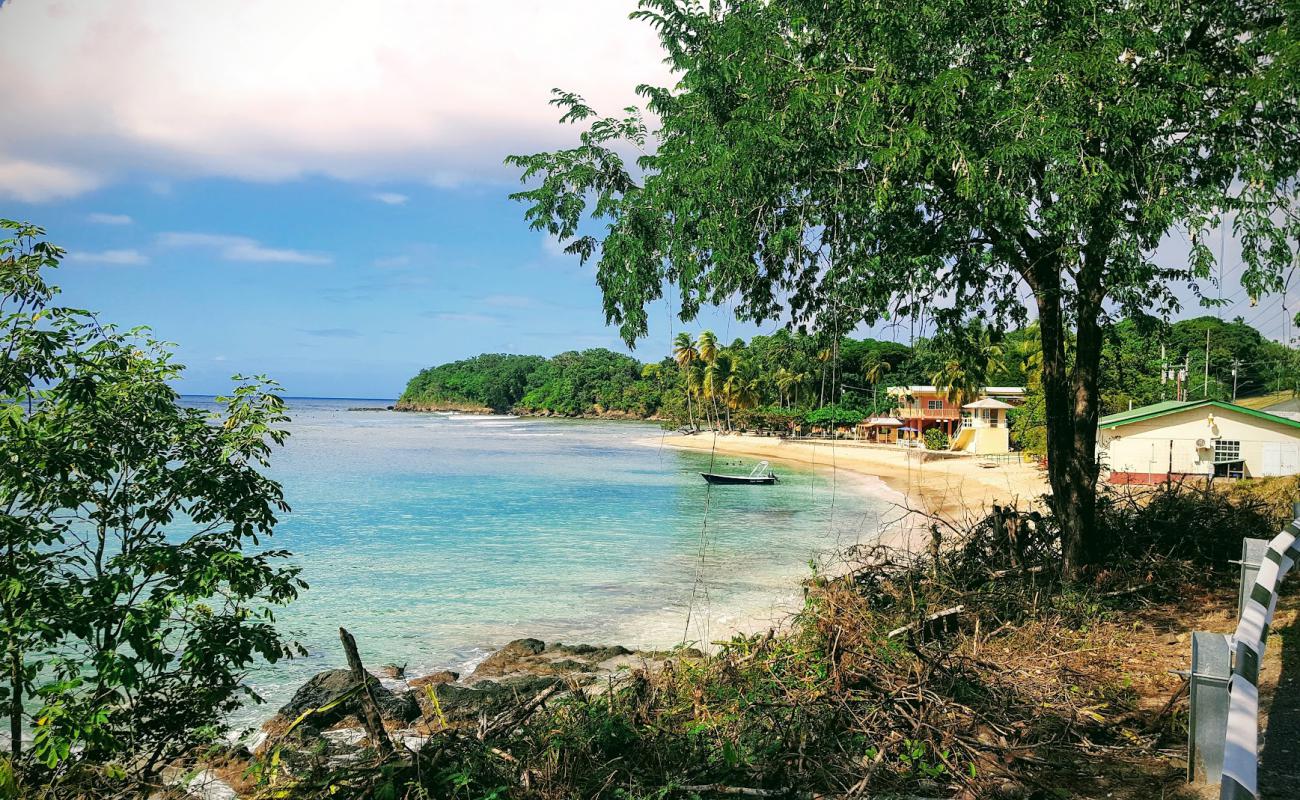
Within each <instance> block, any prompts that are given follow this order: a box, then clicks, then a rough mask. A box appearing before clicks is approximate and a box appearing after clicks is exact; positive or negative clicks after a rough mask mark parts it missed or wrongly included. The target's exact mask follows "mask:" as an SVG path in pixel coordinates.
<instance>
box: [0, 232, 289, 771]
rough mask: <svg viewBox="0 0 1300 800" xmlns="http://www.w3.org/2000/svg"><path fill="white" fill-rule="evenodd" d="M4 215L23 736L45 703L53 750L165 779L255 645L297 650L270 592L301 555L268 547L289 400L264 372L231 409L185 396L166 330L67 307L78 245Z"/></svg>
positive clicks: (14, 660)
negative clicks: (59, 280) (60, 283)
mask: <svg viewBox="0 0 1300 800" xmlns="http://www.w3.org/2000/svg"><path fill="white" fill-rule="evenodd" d="M0 227H3V228H4V229H6V230H8V231H11V232H12V236H11V237H10V238H7V239H4V240H3V241H0V292H2V294H0V325H2V327H3V331H4V356H3V361H2V362H0V426H3V435H2V436H0V506H2V507H3V509H4V514H3V517H0V536H2V537H3V541H2V542H0V544H2V546H3V550H4V553H5V556H4V559H3V564H2V565H0V587H3V590H2V591H0V612H2V613H0V619H3V625H4V629H5V633H6V637H5V642H6V644H5V649H6V654H5V655H6V662H7V663H6V666H7V667H8V669H7V670H6V672H5V680H4V685H3V694H4V699H5V700H7V701H8V702H7V705H8V710H9V715H10V726H11V731H12V733H13V740H12V744H11V749H12V753H13V755H14V756H15V763H18V760H17V757H18V756H19V755H20V751H21V737H20V734H21V732H22V728H23V726H24V722H25V721H26V720H33V721H34V727H33V742H34V748H33V750H34V753H33V754H34V756H35V759H36V761H37V762H38V763H39V764H40V765H42V766H43V767H46V768H54V767H56V766H60V765H64V764H65V763H66V762H73V763H77V762H81V761H89V762H91V763H112V762H117V763H118V764H119V765H120V766H121V767H122V768H123V769H125V770H128V771H130V772H131V773H133V774H134V775H135V776H136V777H139V778H142V779H143V778H149V777H150V776H152V775H153V774H154V773H155V772H156V771H157V769H158V768H160V767H161V766H162V765H164V764H165V763H166V762H168V761H169V760H171V759H172V758H175V757H177V756H179V755H181V754H183V753H185V752H186V751H188V750H189V749H190V748H192V747H193V746H194V745H195V744H196V743H199V742H201V741H208V740H210V739H211V737H212V736H213V735H214V734H215V733H219V732H220V731H221V730H222V729H223V726H224V724H225V722H224V720H225V717H226V715H227V714H228V713H229V712H230V711H232V710H233V709H235V708H236V707H238V706H239V705H240V704H241V703H242V702H243V701H244V699H245V698H249V697H251V698H253V699H257V697H256V694H255V693H254V692H253V690H252V688H251V687H250V686H249V685H248V684H247V682H246V681H245V676H246V673H247V670H248V668H249V667H250V665H251V664H252V663H253V661H254V659H255V658H258V657H260V658H264V659H267V660H271V661H274V660H276V659H278V658H280V657H282V656H285V655H287V654H288V653H289V651H290V645H289V644H288V643H287V642H286V641H285V640H283V639H282V638H281V637H280V635H279V634H278V632H277V631H276V630H275V627H274V617H273V614H272V611H271V609H272V608H273V607H274V606H277V605H281V604H284V603H287V602H289V601H291V600H292V599H293V598H294V597H296V596H297V593H298V591H299V590H300V589H302V588H305V586H306V584H304V583H303V582H301V581H300V580H299V579H298V577H297V576H298V568H296V567H291V566H287V565H286V564H285V563H284V559H285V557H286V556H287V555H288V554H287V553H285V552H283V551H279V550H261V549H258V545H259V544H260V542H261V540H262V539H263V538H265V537H268V536H270V535H271V534H272V531H273V528H274V526H275V524H276V516H277V514H279V513H280V512H283V511H287V510H288V506H287V505H286V504H285V502H284V498H283V494H282V492H281V489H280V486H279V484H278V483H276V482H275V481H274V480H272V479H271V478H269V477H267V476H266V474H265V468H266V467H267V466H269V458H270V453H271V450H272V448H273V447H274V446H276V445H279V444H280V443H282V442H283V441H284V438H285V436H286V435H287V433H286V431H285V430H284V429H283V423H284V422H285V421H286V420H287V417H286V416H285V414H284V406H283V403H282V401H281V400H280V397H279V394H278V388H277V387H276V386H275V385H274V384H273V383H271V382H269V381H266V380H265V379H253V380H247V381H244V382H243V383H242V384H241V385H239V386H238V387H237V388H236V389H235V391H234V392H233V393H232V394H231V395H230V396H229V397H225V398H218V402H219V403H220V405H221V410H220V411H219V412H218V413H216V414H215V415H213V414H210V413H209V412H205V411H202V410H199V409H194V408H186V407H183V406H181V405H179V403H178V400H179V398H178V396H177V394H176V392H175V390H174V389H172V388H171V383H172V382H173V381H175V380H176V379H177V378H178V377H179V376H180V372H181V369H182V368H181V367H180V366H179V365H177V364H174V363H173V362H172V360H171V354H170V352H169V351H168V349H167V347H166V346H165V345H163V344H162V343H159V342H157V341H154V340H153V339H152V338H150V337H149V335H148V331H147V330H145V329H136V330H133V331H129V332H125V333H124V332H120V331H118V330H116V329H115V328H112V327H111V326H101V325H100V324H99V323H98V322H97V321H96V320H95V318H94V317H93V316H91V315H89V314H87V313H85V312H81V311H75V310H71V309H64V308H57V307H53V306H51V305H50V302H51V300H52V299H53V298H54V297H55V294H56V292H57V290H55V289H53V288H52V287H49V286H47V285H46V284H45V283H44V280H43V279H42V276H41V272H42V270H47V269H50V268H53V267H56V266H57V265H58V261H59V259H60V257H61V256H62V251H61V250H59V249H58V248H56V247H54V246H52V245H50V244H48V243H46V242H43V241H39V239H40V237H41V236H43V234H44V232H43V231H42V230H41V229H39V228H36V227H33V226H30V225H24V224H19V223H15V222H9V221H0ZM56 774H57V775H62V774H64V772H63V771H60V772H58V773H49V775H50V776H53V775H56Z"/></svg>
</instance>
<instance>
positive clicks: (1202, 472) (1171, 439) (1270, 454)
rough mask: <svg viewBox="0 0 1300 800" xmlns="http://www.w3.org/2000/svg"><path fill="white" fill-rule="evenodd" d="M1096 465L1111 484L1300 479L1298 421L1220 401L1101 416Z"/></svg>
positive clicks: (1167, 404) (1171, 404)
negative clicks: (1197, 479) (1188, 479)
mask: <svg viewBox="0 0 1300 800" xmlns="http://www.w3.org/2000/svg"><path fill="white" fill-rule="evenodd" d="M1098 427H1099V430H1098V431H1097V458H1098V461H1099V462H1100V464H1101V468H1102V472H1103V474H1106V473H1107V472H1109V480H1110V482H1111V483H1119V484H1124V483H1159V482H1161V481H1164V480H1167V479H1174V480H1177V479H1179V478H1185V477H1201V478H1208V477H1217V478H1254V477H1263V476H1267V475H1296V474H1300V422H1297V421H1296V420H1292V419H1287V418H1286V417H1279V416H1277V415H1276V414H1269V413H1268V412H1266V411H1257V410H1255V409H1252V408H1245V407H1243V406H1237V405H1233V404H1231V403H1224V402H1220V401H1218V400H1197V401H1190V402H1188V401H1177V400H1169V401H1166V402H1163V403H1156V404H1154V405H1149V406H1143V407H1142V408H1135V409H1133V410H1131V411H1124V412H1121V413H1119V414H1111V415H1110V416H1108V417H1102V419H1101V421H1100V423H1099V426H1098Z"/></svg>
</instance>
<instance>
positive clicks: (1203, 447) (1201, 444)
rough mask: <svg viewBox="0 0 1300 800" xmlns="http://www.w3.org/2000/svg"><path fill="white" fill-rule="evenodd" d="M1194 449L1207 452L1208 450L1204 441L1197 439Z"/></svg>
mask: <svg viewBox="0 0 1300 800" xmlns="http://www.w3.org/2000/svg"><path fill="white" fill-rule="evenodd" d="M1196 449H1197V450H1208V449H1209V445H1207V444H1206V443H1205V440H1204V439H1197V440H1196Z"/></svg>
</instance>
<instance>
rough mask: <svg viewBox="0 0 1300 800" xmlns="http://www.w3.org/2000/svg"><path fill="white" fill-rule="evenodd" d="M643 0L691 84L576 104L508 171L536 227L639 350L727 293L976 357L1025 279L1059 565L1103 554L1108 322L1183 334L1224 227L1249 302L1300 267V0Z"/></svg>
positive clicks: (746, 312)
mask: <svg viewBox="0 0 1300 800" xmlns="http://www.w3.org/2000/svg"><path fill="white" fill-rule="evenodd" d="M640 6H641V11H640V12H639V13H637V14H636V15H635V16H637V17H638V18H640V19H641V20H643V21H645V22H647V23H649V24H650V25H652V26H653V27H654V28H655V30H656V31H657V32H658V34H659V38H660V41H661V43H662V45H663V47H664V49H665V50H666V52H667V53H668V59H669V62H670V63H671V66H672V68H673V74H674V76H675V80H676V83H675V84H674V85H673V86H672V87H659V86H644V87H641V89H640V91H641V93H642V95H643V96H644V97H645V98H646V105H647V108H648V110H649V112H650V113H652V114H653V115H654V117H655V119H656V120H657V123H658V126H659V127H658V128H657V129H656V130H654V131H653V132H652V131H651V130H650V129H649V128H648V126H647V124H646V122H645V121H644V119H643V117H642V114H641V112H640V111H639V110H638V109H635V108H632V109H628V110H627V111H626V112H625V113H624V114H623V115H622V116H618V117H610V118H601V117H599V116H597V114H596V112H595V110H594V109H592V108H591V107H589V106H588V105H587V104H586V103H585V102H584V101H583V100H582V98H581V97H579V96H577V95H575V94H571V93H567V92H557V93H556V96H555V100H554V103H555V104H556V105H557V106H558V107H560V108H561V109H562V110H563V116H562V117H561V121H562V122H565V123H577V124H581V125H583V126H584V129H583V130H582V132H581V133H580V135H579V139H580V142H579V144H578V145H577V146H576V147H573V148H570V149H563V150H558V151H555V152H549V153H539V154H536V155H520V156H513V157H511V158H510V162H511V163H512V164H514V165H515V166H517V167H519V168H520V169H521V171H522V176H523V179H524V180H525V181H530V180H534V179H536V183H535V184H534V185H533V186H532V187H531V188H529V189H527V190H525V191H522V192H519V193H517V194H516V195H514V197H515V198H517V199H519V200H521V201H523V202H524V203H526V204H527V206H528V207H527V211H526V216H527V218H528V219H529V220H530V222H531V224H532V225H533V227H534V228H537V229H542V230H546V231H547V232H549V233H550V234H551V235H554V236H557V237H559V238H560V239H561V240H562V241H564V242H566V243H567V249H568V252H570V253H573V254H576V255H578V256H580V257H581V258H582V259H583V260H586V259H591V258H594V259H596V261H597V280H598V282H599V283H600V286H601V288H602V290H603V293H604V298H605V312H606V316H607V317H608V319H609V320H610V321H611V322H612V323H616V324H618V325H619V326H620V328H621V330H622V333H623V335H624V337H625V338H626V339H627V340H628V341H629V342H631V341H633V340H635V339H637V338H639V337H641V336H644V335H645V334H646V332H647V314H646V309H647V306H648V305H649V304H650V303H652V302H655V301H657V300H659V299H661V298H662V297H663V293H664V286H665V285H666V284H674V285H676V287H677V294H678V296H679V297H680V298H681V307H680V313H681V316H682V318H683V319H690V318H692V317H694V315H695V314H696V312H697V311H698V309H699V307H700V305H701V304H702V303H706V302H707V303H715V304H717V303H721V302H723V301H728V302H731V303H734V307H735V308H736V311H737V313H738V314H739V315H741V316H743V317H746V318H749V319H754V320H788V321H791V322H792V324H795V325H806V324H812V325H815V326H816V328H817V329H818V330H821V331H823V332H827V333H830V334H837V333H840V332H843V331H846V330H851V329H852V328H854V327H856V325H857V324H858V323H860V322H864V321H865V322H867V323H874V322H876V321H878V320H880V319H883V318H886V317H888V316H891V315H907V316H911V317H914V318H926V319H931V320H933V321H934V322H935V323H937V325H938V327H939V330H940V335H942V336H946V337H948V338H949V339H950V340H951V342H952V344H953V346H954V347H955V348H956V349H957V350H958V352H960V353H962V354H964V357H962V358H959V359H957V361H958V362H959V364H961V365H964V366H965V367H966V368H967V369H970V368H972V367H974V368H978V366H979V361H980V360H981V359H982V357H983V353H981V352H980V351H981V347H982V344H983V341H982V340H981V338H979V337H975V336H971V335H969V325H968V323H969V322H970V320H972V319H979V320H983V321H985V322H986V323H987V324H988V325H989V327H990V328H991V329H992V331H993V334H994V335H995V336H996V334H997V333H998V332H999V331H1003V330H1006V329H1008V328H1010V327H1014V326H1015V325H1019V324H1023V323H1024V321H1025V319H1026V317H1027V316H1028V309H1027V308H1026V303H1025V302H1024V301H1023V300H1022V297H1021V294H1020V292H1021V290H1025V291H1027V292H1028V293H1029V294H1030V296H1031V297H1032V305H1033V307H1034V309H1035V311H1036V316H1037V329H1036V330H1037V333H1038V338H1039V358H1040V359H1041V363H1042V378H1041V381H1042V393H1043V396H1044V401H1045V402H1044V403H1043V413H1044V424H1045V426H1046V429H1047V437H1046V446H1047V450H1048V454H1049V458H1048V471H1049V478H1050V482H1051V485H1052V496H1053V502H1054V503H1055V504H1056V508H1057V512H1058V515H1059V517H1060V519H1061V523H1062V526H1063V530H1064V531H1065V545H1066V546H1065V553H1064V562H1063V569H1064V570H1065V571H1066V572H1067V573H1068V574H1069V575H1071V576H1074V577H1078V576H1079V575H1080V574H1081V571H1082V570H1083V569H1084V568H1085V567H1086V566H1088V565H1090V564H1093V563H1095V562H1097V561H1098V560H1099V559H1101V558H1102V557H1103V556H1104V553H1103V552H1102V551H1101V550H1100V547H1099V545H1100V542H1099V540H1098V539H1097V537H1096V536H1095V535H1094V530H1095V526H1094V524H1093V522H1094V514H1095V511H1096V482H1097V474H1098V470H1097V464H1096V459H1095V457H1094V450H1095V442H1096V432H1097V419H1098V417H1099V416H1100V414H1101V410H1102V397H1103V395H1102V379H1101V365H1102V350H1103V346H1104V342H1105V329H1106V324H1107V320H1108V318H1110V316H1111V315H1112V314H1113V313H1114V312H1115V311H1119V312H1120V313H1122V314H1123V315H1125V316H1128V317H1131V318H1133V319H1146V318H1148V317H1151V316H1154V317H1157V318H1165V317H1167V316H1168V315H1169V314H1170V313H1171V312H1172V311H1173V310H1175V309H1176V308H1177V307H1178V305H1179V302H1178V299H1177V297H1176V295H1175V291H1174V290H1175V288H1176V287H1177V286H1178V285H1188V284H1190V285H1191V286H1192V287H1193V289H1194V290H1195V291H1198V292H1199V291H1200V288H1201V284H1202V283H1209V282H1211V281H1212V275H1213V266H1214V264H1215V257H1214V255H1213V253H1212V252H1211V249H1210V247H1208V246H1207V243H1206V241H1207V236H1208V233H1209V232H1210V231H1211V230H1213V228H1214V227H1215V226H1216V225H1231V227H1232V229H1233V230H1234V232H1235V233H1236V234H1237V238H1238V241H1239V242H1240V243H1241V246H1242V262H1243V264H1242V270H1241V273H1240V276H1239V277H1240V280H1241V283H1242V285H1243V286H1244V287H1245V288H1246V290H1247V291H1248V292H1249V293H1250V294H1251V295H1252V296H1258V295H1259V294H1260V293H1262V292H1267V291H1279V290H1281V289H1282V285H1283V273H1284V270H1286V269H1287V268H1288V267H1290V266H1291V265H1292V264H1293V263H1294V258H1295V253H1294V244H1293V242H1294V240H1295V238H1296V235H1297V234H1298V233H1300V216H1297V215H1295V213H1294V208H1295V203H1296V192H1297V190H1298V188H1300V182H1298V181H1297V173H1300V160H1297V158H1296V153H1298V152H1300V103H1298V102H1297V99H1296V93H1295V91H1294V88H1295V86H1296V84H1297V82H1298V80H1297V78H1300V75H1298V74H1297V72H1298V70H1300V50H1297V48H1296V47H1295V35H1294V31H1295V27H1296V25H1297V24H1298V20H1297V18H1296V14H1297V9H1296V7H1295V6H1294V5H1293V4H1276V3H1248V4H1242V3H1239V2H1228V1H1227V0H1217V1H1213V2H1208V3H1201V4H1197V5H1195V6H1194V7H1193V6H1185V5H1182V4H1170V3H1166V2H1157V1H1156V0H1149V1H1148V0H1142V1H1140V2H1131V3H1118V4H1105V5H1098V4H1097V3H1094V2H1085V1H1084V0H1062V1H1061V2H1052V3H1038V4H1025V3H1021V2H1011V0H988V2H983V3H978V4H971V3H969V2H955V1H954V0H944V1H943V2H936V3H926V4H897V3H848V2H829V3H828V2H824V1H823V0H792V2H783V3H770V2H765V1H764V0H739V1H738V2H733V3H726V4H713V3H709V4H703V3H695V2H690V3H681V2H677V0H644V2H642V3H641V4H640ZM632 147H635V148H636V149H637V150H638V151H639V152H641V153H643V154H644V155H642V156H641V157H640V158H639V159H638V160H637V163H636V164H635V166H630V165H628V164H626V163H625V161H624V159H623V156H622V153H624V152H627V151H628V150H630V149H631V148H632ZM588 214H590V215H591V216H592V217H594V218H595V219H594V220H589V217H588ZM589 222H594V223H595V224H596V225H600V226H602V227H600V228H599V229H598V233H589V232H587V230H588V225H589ZM1171 233H1180V234H1182V235H1183V236H1185V237H1186V239H1187V241H1189V242H1190V255H1189V260H1188V263H1186V264H1185V265H1178V266H1176V267H1173V268H1170V267H1167V266H1164V265H1162V264H1160V263H1158V262H1157V261H1156V260H1155V251H1156V247H1157V245H1158V244H1159V243H1160V242H1161V241H1162V240H1164V239H1165V237H1166V236H1168V235H1169V234H1171ZM835 338H838V337H835ZM954 385H956V386H961V384H954Z"/></svg>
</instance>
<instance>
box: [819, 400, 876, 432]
mask: <svg viewBox="0 0 1300 800" xmlns="http://www.w3.org/2000/svg"><path fill="white" fill-rule="evenodd" d="M866 417H867V412H865V411H863V410H862V409H860V408H853V407H852V406H841V405H838V404H836V403H831V404H830V405H826V406H822V407H821V408H819V409H817V410H815V411H810V412H808V415H807V416H805V417H804V420H805V421H806V422H807V423H808V424H809V425H829V426H834V427H840V426H846V427H852V426H854V425H857V424H858V423H859V422H861V421H862V420H864V419H866Z"/></svg>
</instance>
